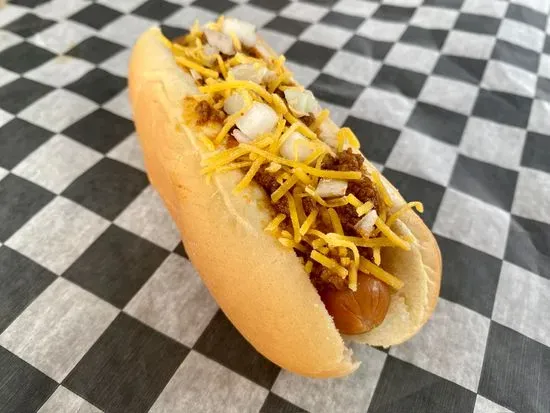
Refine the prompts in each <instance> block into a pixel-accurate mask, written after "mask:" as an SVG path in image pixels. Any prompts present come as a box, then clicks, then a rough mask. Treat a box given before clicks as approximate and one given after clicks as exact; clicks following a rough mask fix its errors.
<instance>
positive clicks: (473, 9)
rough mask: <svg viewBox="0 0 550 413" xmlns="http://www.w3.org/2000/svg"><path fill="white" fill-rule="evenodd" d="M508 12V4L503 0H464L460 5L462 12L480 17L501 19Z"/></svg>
mask: <svg viewBox="0 0 550 413" xmlns="http://www.w3.org/2000/svg"><path fill="white" fill-rule="evenodd" d="M506 10H508V2H507V1H505V0H466V1H465V2H464V4H463V5H462V11H464V12H467V13H472V14H479V15H482V16H489V17H496V18H499V19H500V18H502V17H504V15H505V14H506Z"/></svg>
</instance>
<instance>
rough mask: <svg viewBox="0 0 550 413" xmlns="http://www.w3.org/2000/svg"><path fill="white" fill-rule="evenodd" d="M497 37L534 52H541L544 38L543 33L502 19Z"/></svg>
mask: <svg viewBox="0 0 550 413" xmlns="http://www.w3.org/2000/svg"><path fill="white" fill-rule="evenodd" d="M497 37H498V38H499V39H504V40H508V41H509V42H510V43H513V44H516V45H518V46H521V47H525V48H526V49H531V50H534V51H536V52H540V51H542V48H543V47H544V39H545V36H544V32H543V31H541V30H539V29H537V28H536V27H534V26H530V25H528V24H525V23H521V22H518V21H516V20H509V19H504V20H503V21H502V23H500V28H499V30H498V33H497Z"/></svg>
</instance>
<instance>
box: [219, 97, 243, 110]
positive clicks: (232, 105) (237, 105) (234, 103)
mask: <svg viewBox="0 0 550 413" xmlns="http://www.w3.org/2000/svg"><path fill="white" fill-rule="evenodd" d="M243 106H244V98H243V97H242V96H241V94H240V93H232V94H231V95H230V96H229V97H228V98H227V99H225V102H223V110H224V111H225V113H227V114H228V115H232V114H234V113H237V112H238V111H239V110H241V109H242V108H243Z"/></svg>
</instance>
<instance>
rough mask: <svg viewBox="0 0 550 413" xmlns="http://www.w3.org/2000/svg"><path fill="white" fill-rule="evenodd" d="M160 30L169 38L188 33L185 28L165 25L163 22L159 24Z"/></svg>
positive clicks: (172, 38)
mask: <svg viewBox="0 0 550 413" xmlns="http://www.w3.org/2000/svg"><path fill="white" fill-rule="evenodd" d="M160 30H161V31H162V34H163V35H164V36H165V37H166V38H167V39H170V40H174V39H175V38H176V37H179V36H185V35H187V34H189V30H187V29H184V28H181V27H172V26H166V25H165V24H161V25H160Z"/></svg>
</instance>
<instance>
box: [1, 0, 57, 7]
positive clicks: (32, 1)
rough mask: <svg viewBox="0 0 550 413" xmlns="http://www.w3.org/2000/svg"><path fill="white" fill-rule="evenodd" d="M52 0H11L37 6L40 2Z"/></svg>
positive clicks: (19, 3) (20, 3)
mask: <svg viewBox="0 0 550 413" xmlns="http://www.w3.org/2000/svg"><path fill="white" fill-rule="evenodd" d="M49 1H50V0H10V3H11V4H17V5H19V6H25V7H36V6H38V5H40V4H43V3H47V2H49Z"/></svg>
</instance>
